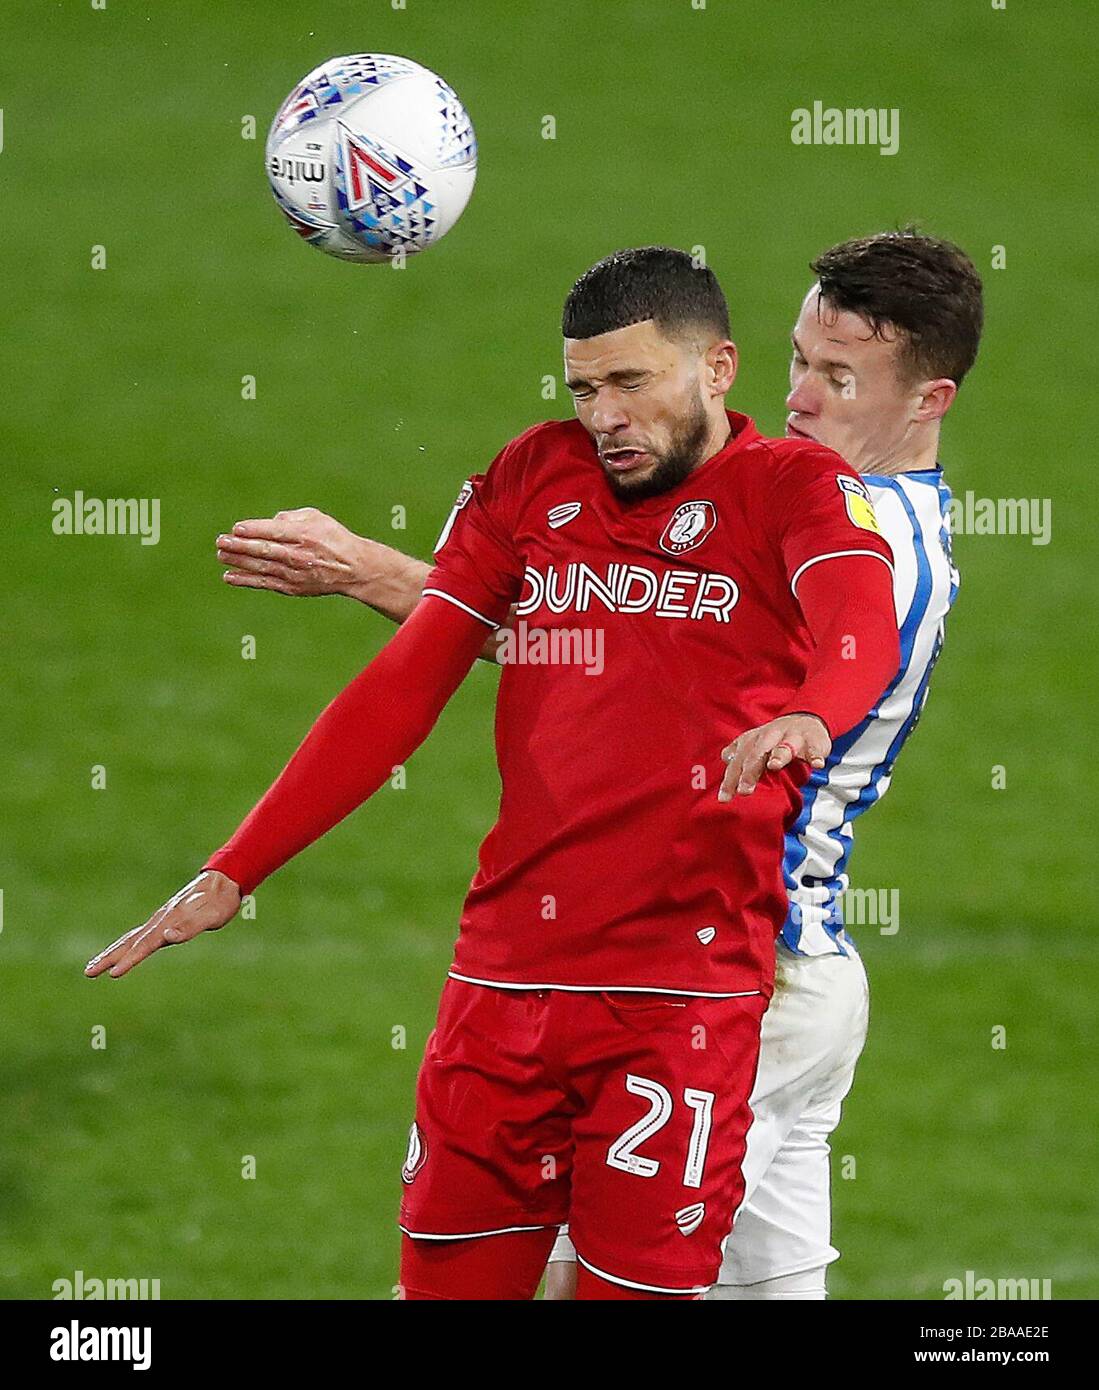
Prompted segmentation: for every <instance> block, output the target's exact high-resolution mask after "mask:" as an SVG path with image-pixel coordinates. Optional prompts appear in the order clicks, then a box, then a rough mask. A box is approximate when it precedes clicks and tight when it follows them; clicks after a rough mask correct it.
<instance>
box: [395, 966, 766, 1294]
mask: <svg viewBox="0 0 1099 1390" xmlns="http://www.w3.org/2000/svg"><path fill="white" fill-rule="evenodd" d="M765 1007H766V1003H765V1000H764V999H763V997H762V996H761V995H758V994H755V995H747V996H742V997H739V998H734V999H706V998H700V997H697V996H676V995H661V994H632V993H603V994H586V993H572V992H569V991H564V990H511V989H497V988H492V987H489V986H484V985H472V984H467V983H465V982H463V981H460V980H448V981H447V984H446V988H445V989H444V990H443V997H442V1000H441V1002H440V1005H439V1016H438V1020H437V1023H436V1027H435V1031H434V1032H433V1033H432V1034H431V1037H430V1038H429V1039H428V1044H427V1051H426V1053H425V1056H424V1061H423V1065H422V1067H421V1069H420V1076H419V1081H418V1083H417V1091H416V1121H415V1124H414V1125H413V1127H412V1133H411V1136H410V1139H409V1151H408V1158H407V1161H406V1163H405V1167H404V1170H403V1173H402V1176H403V1178H404V1182H405V1190H404V1200H403V1202H402V1204H401V1229H402V1230H403V1231H404V1232H405V1234H406V1235H409V1236H412V1237H416V1238H420V1239H434V1240H445V1239H448V1238H449V1239H452V1240H456V1239H460V1238H461V1237H463V1236H467V1237H468V1236H489V1235H494V1234H497V1233H500V1232H504V1231H515V1230H526V1229H530V1228H532V1227H539V1226H556V1225H560V1224H561V1223H562V1222H564V1221H568V1223H569V1235H570V1236H571V1238H572V1240H573V1243H574V1244H575V1246H576V1251H577V1255H578V1256H579V1258H580V1260H581V1262H582V1263H583V1264H585V1265H587V1267H588V1268H589V1269H591V1270H592V1271H594V1272H595V1273H596V1274H599V1275H602V1276H603V1277H604V1278H607V1279H611V1280H613V1281H614V1282H616V1283H620V1284H624V1285H626V1286H628V1287H635V1288H639V1289H644V1290H649V1291H652V1292H658V1293H695V1292H699V1291H701V1290H702V1289H705V1288H707V1287H709V1285H710V1284H712V1283H713V1282H714V1281H715V1279H716V1278H717V1273H718V1269H719V1267H720V1265H721V1247H722V1243H723V1241H724V1240H725V1237H726V1236H727V1235H728V1234H729V1229H730V1227H731V1225H732V1218H733V1213H734V1212H735V1210H736V1208H737V1207H738V1206H739V1204H740V1201H741V1199H742V1197H743V1193H744V1183H743V1179H742V1177H741V1161H742V1159H743V1157H744V1146H745V1136H746V1134H747V1131H748V1126H749V1124H750V1123H751V1111H750V1110H749V1108H748V1097H749V1095H750V1094H751V1091H752V1087H753V1085H754V1083H755V1075H756V1065H757V1062H758V1059H759V1029H760V1022H761V1020H762V1017H763V1012H764V1008H765Z"/></svg>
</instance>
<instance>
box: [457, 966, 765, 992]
mask: <svg viewBox="0 0 1099 1390" xmlns="http://www.w3.org/2000/svg"><path fill="white" fill-rule="evenodd" d="M446 973H447V975H448V976H449V977H450V979H452V980H461V981H462V982H463V983H464V984H467V985H488V986H489V987H490V988H492V989H564V990H568V991H569V993H570V994H681V995H684V996H685V997H686V998H688V999H750V998H751V997H752V996H753V995H755V994H762V993H763V991H762V990H761V989H739V990H736V991H734V992H733V993H732V994H717V993H715V992H714V991H713V990H707V989H657V988H656V986H655V985H538V984H533V983H532V984H516V983H515V981H514V980H478V979H475V978H474V976H472V975H459V974H458V973H457V972H456V971H454V970H448V971H447V972H446Z"/></svg>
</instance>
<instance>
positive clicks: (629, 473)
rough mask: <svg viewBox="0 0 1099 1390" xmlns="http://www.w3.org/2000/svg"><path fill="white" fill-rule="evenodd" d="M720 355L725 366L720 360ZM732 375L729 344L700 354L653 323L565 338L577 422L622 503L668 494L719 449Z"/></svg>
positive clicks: (733, 355) (733, 361) (733, 364)
mask: <svg viewBox="0 0 1099 1390" xmlns="http://www.w3.org/2000/svg"><path fill="white" fill-rule="evenodd" d="M722 351H725V358H726V359H728V360H724V359H721V360H718V359H719V358H720V354H721V352H722ZM730 353H731V357H730ZM711 357H713V358H714V362H713V363H712V362H711V361H710V359H711ZM715 363H716V366H717V374H716V376H715V373H714V365H715ZM730 363H731V366H730ZM735 370H736V349H735V348H734V347H733V345H732V344H731V343H729V344H721V345H715V346H714V347H711V348H710V349H709V350H708V351H707V352H701V351H700V350H699V348H698V347H697V346H695V345H694V344H692V343H691V342H689V341H680V340H679V339H672V338H666V337H665V336H664V334H663V333H662V332H661V331H660V329H659V328H658V327H657V326H656V324H655V323H654V322H653V321H652V320H651V319H646V320H645V321H644V322H642V323H631V324H630V325H629V326H628V327H626V328H616V329H614V331H613V332H610V333H600V334H598V335H597V336H596V337H594V338H566V339H565V381H566V384H567V385H568V388H569V390H570V391H571V392H572V398H573V401H574V403H575V406H576V415H577V418H578V419H579V421H580V423H581V424H582V425H583V426H584V428H585V429H586V430H587V432H588V433H589V434H590V435H591V437H592V441H593V443H594V444H595V447H596V450H597V452H598V454H599V462H600V463H601V464H602V466H603V472H604V473H605V474H606V477H607V481H608V482H609V483H610V485H611V487H612V488H613V489H614V491H615V492H616V493H617V494H618V495H619V496H620V497H623V498H631V499H638V498H642V497H654V496H656V495H657V494H659V493H661V492H667V491H668V489H669V488H672V487H675V486H676V484H677V483H680V482H682V481H683V479H684V478H685V477H686V476H687V475H688V474H689V473H690V472H691V471H692V469H694V468H696V467H697V466H698V464H700V463H702V462H703V461H704V460H705V459H706V458H708V457H709V456H710V454H711V453H713V452H716V449H718V448H720V447H721V444H722V443H723V442H724V435H725V434H727V433H728V426H727V423H726V422H725V416H724V408H723V405H722V402H723V401H724V396H725V392H726V391H727V390H728V389H729V386H730V385H731V384H732V375H733V374H735ZM722 373H724V374H725V375H727V376H728V380H727V381H725V375H722ZM715 383H716V384H715ZM718 393H719V394H718ZM715 402H716V404H715ZM719 416H720V420H719V419H718V417H719ZM722 426H723V427H724V433H721V427H722Z"/></svg>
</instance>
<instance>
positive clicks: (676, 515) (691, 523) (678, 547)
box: [660, 502, 717, 555]
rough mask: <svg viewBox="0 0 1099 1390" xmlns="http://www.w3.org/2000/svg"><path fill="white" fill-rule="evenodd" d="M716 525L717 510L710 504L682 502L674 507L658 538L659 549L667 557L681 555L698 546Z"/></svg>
mask: <svg viewBox="0 0 1099 1390" xmlns="http://www.w3.org/2000/svg"><path fill="white" fill-rule="evenodd" d="M716 525H717V509H716V508H715V507H714V504H713V503H712V502H684V503H683V504H682V505H681V506H678V507H676V509H675V511H674V512H673V513H672V516H671V520H670V521H669V522H668V524H667V526H665V527H664V534H663V535H662V536H661V537H660V549H661V550H664V551H667V553H668V554H669V555H682V554H683V552H684V551H685V550H694V549H695V547H696V546H700V545H701V544H702V542H703V541H704V540H705V539H706V537H707V536H708V535H709V534H710V532H711V531H712V530H713V529H714V527H715V526H716Z"/></svg>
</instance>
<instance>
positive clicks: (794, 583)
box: [424, 550, 893, 598]
mask: <svg viewBox="0 0 1099 1390" xmlns="http://www.w3.org/2000/svg"><path fill="white" fill-rule="evenodd" d="M844 555H873V557H874V559H875V560H880V561H881V562H882V564H883V565H888V567H889V573H890V574H892V573H893V565H892V563H891V561H889V560H887V559H886V558H885V556H884V555H883V554H882V553H881V552H880V551H878V550H829V551H828V553H827V554H826V555H814V556H813V558H812V559H811V560H806V562H805V563H804V565H799V566H798V567H797V569H796V570H795V571H794V577H793V578H792V579H791V580H790V588H791V589H792V590H793V593H794V597H795V598H797V596H798V580H799V579H800V578H801V576H802V575H803V574H804V573H805V571H806V570H807V569H808V568H809V566H810V565H815V564H818V563H819V562H820V561H821V560H839V559H841V558H842V557H843V556H844ZM427 592H428V591H427V590H426V589H425V590H424V593H425V594H426V593H427Z"/></svg>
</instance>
